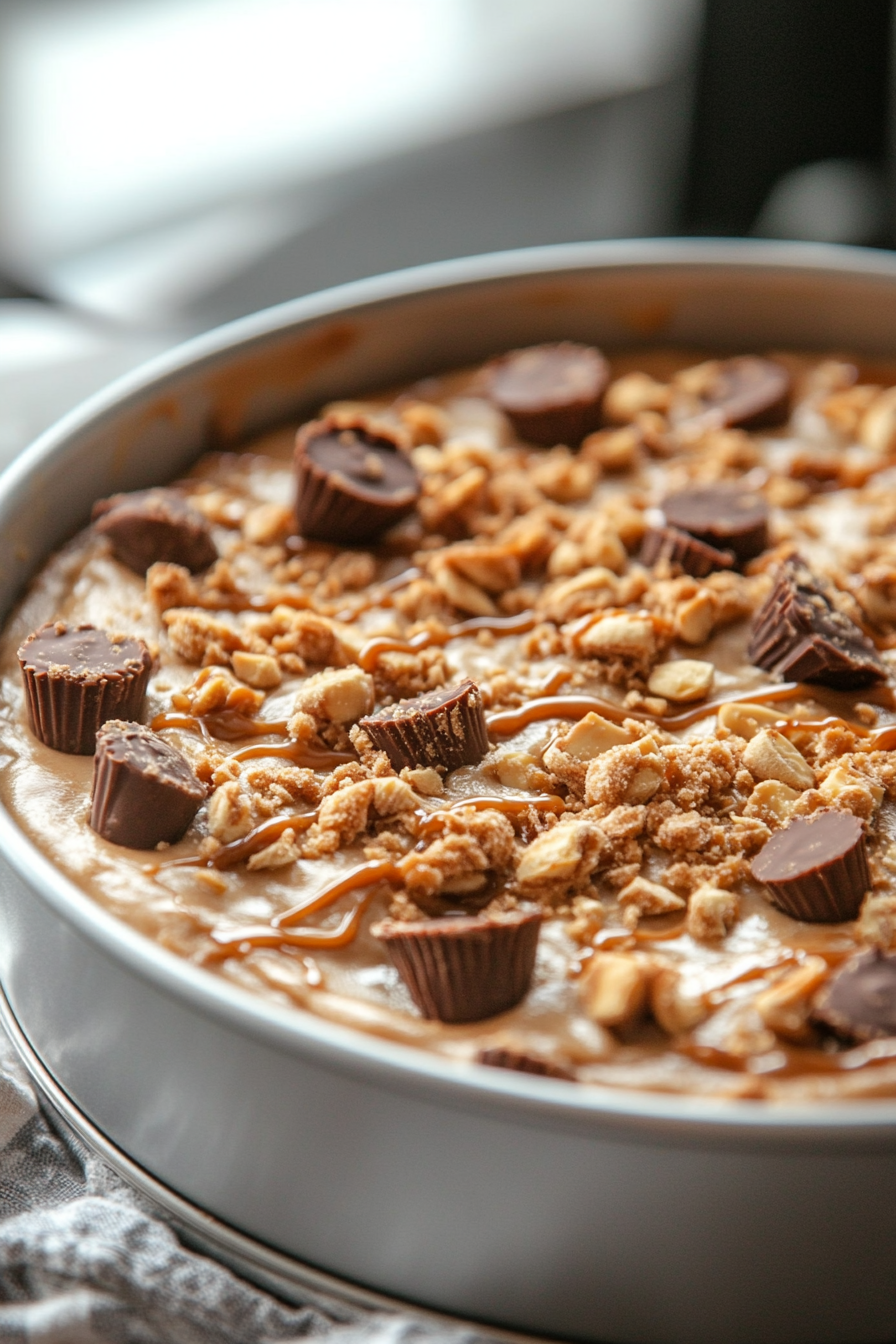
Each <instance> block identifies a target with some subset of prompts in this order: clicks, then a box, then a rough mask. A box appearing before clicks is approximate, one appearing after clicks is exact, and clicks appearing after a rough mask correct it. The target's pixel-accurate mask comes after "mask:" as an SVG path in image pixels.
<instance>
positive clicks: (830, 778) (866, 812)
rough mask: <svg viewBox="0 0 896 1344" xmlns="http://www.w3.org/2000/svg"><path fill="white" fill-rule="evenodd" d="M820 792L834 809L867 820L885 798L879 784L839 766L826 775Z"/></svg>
mask: <svg viewBox="0 0 896 1344" xmlns="http://www.w3.org/2000/svg"><path fill="white" fill-rule="evenodd" d="M818 792H819V793H820V794H821V795H822V797H823V798H824V799H825V801H826V802H828V803H830V804H831V805H832V806H833V807H841V808H843V809H845V811H847V812H852V813H853V815H854V816H857V817H863V818H864V819H866V820H867V819H869V818H870V817H872V816H873V815H874V813H875V811H876V810H877V808H879V807H880V805H881V803H882V802H883V798H884V791H883V789H882V788H881V786H880V785H879V784H874V783H873V782H872V781H871V780H870V779H867V778H866V776H865V775H860V774H859V772H858V770H851V769H850V768H849V767H848V766H845V765H837V766H835V767H834V769H833V770H831V771H830V773H829V774H827V775H825V777H824V779H823V780H822V782H821V783H820V784H819V786H818Z"/></svg>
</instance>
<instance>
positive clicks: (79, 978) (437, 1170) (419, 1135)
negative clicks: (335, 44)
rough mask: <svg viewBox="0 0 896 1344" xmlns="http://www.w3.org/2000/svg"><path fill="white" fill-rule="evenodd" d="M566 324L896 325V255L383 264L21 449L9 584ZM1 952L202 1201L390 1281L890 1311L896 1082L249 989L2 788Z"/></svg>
mask: <svg viewBox="0 0 896 1344" xmlns="http://www.w3.org/2000/svg"><path fill="white" fill-rule="evenodd" d="M559 338H567V339H572V340H586V341H590V342H594V343H597V344H600V345H603V346H605V347H606V348H608V349H612V348H613V347H621V346H626V347H631V346H632V345H633V344H643V345H645V346H650V345H661V344H669V343H674V344H690V345H697V346H704V347H710V348H713V349H720V350H721V349H728V350H731V351H740V352H745V351H750V350H753V349H767V348H769V347H774V346H778V347H803V348H814V349H817V350H825V351H831V350H847V351H861V352H867V353H869V354H881V355H888V356H893V355H894V354H896V259H893V258H890V257H889V256H887V255H884V254H879V253H871V252H862V251H850V250H837V249H825V248H819V247H809V246H802V245H780V244H759V243H754V244H742V243H711V242H703V241H700V242H680V243H674V242H656V243H651V242H642V243H609V244H608V243H602V244H593V245H592V244H587V245H586V244H583V245H575V246H571V247H562V248H550V249H539V250H535V251H529V252H522V253H515V254H506V255H502V256H497V257H483V258H475V259H472V260H467V261H461V262H456V263H447V264H444V265H438V266H433V267H426V268H423V269H420V270H417V271H411V272H406V273H404V274H400V275H396V276H391V277H385V278H383V279H379V280H372V281H363V282H361V283H359V284H355V285H351V286H346V287H345V288H342V289H339V290H333V291H330V292H329V293H327V294H323V295H317V296H313V297H311V298H307V299H301V300H298V301H296V302H294V303H290V304H286V305H284V306H282V307H280V308H276V309H272V310H270V311H268V312H266V313H261V314H259V315H257V316H255V317H252V318H248V319H244V320H242V321H240V322H238V323H234V324H233V325H231V326H229V327H226V328H223V329H221V330H219V331H217V332H213V333H211V334H209V335H208V336H204V337H202V338H200V339H198V340H196V341H193V342H191V343H189V344H188V345H185V346H183V347H181V348H180V349H179V350H176V351H174V352H172V353H170V354H168V355H166V356H164V357H162V358H161V359H159V360H157V361H155V362H154V363H153V364H152V365H149V366H147V367H146V368H144V369H143V370H142V371H140V372H138V373H136V374H134V375H132V376H129V377H127V378H125V379H123V380H121V381H120V382H118V383H116V384H114V385H113V386H112V387H111V388H110V389H108V391H107V392H105V393H103V394H101V395H100V396H98V397H95V398H93V399H92V400H91V401H90V402H88V403H87V404H85V405H84V406H83V407H82V408H81V409H80V410H78V411H77V412H75V413H73V414H72V415H70V416H69V417H67V418H66V419H65V420H64V421H63V422H61V423H60V424H59V425H58V426H56V428H55V429H53V430H51V431H50V432H49V433H47V434H46V435H44V436H43V437H42V438H41V439H40V440H39V441H38V442H37V443H36V444H34V445H33V447H32V448H31V449H29V450H28V451H27V452H26V453H25V454H24V455H23V456H22V458H21V459H19V460H18V461H17V462H16V463H15V464H14V465H13V466H12V467H11V468H10V469H9V470H8V471H7V472H6V473H5V475H4V476H3V477H2V479H0V611H8V610H9V608H10V607H11V605H12V603H13V602H14V601H15V599H16V597H17V596H18V595H19V593H20V592H21V591H22V588H23V586H24V585H25V584H26V582H27V580H28V579H29V578H30V577H31V576H32V575H33V574H34V572H35V571H36V569H37V568H38V566H39V565H40V563H41V561H42V559H43V558H44V557H45V556H46V554H47V553H48V552H49V551H50V550H51V549H52V548H53V547H54V546H56V545H58V544H59V543H60V542H61V541H62V540H64V539H65V538H66V537H68V536H69V535H71V533H72V532H74V531H75V530H76V529H77V528H78V527H80V526H82V525H83V524H84V523H85V522H86V521H87V519H88V516H89V510H90V505H91V503H92V502H93V500H95V499H97V498H99V497H101V496H104V495H108V494H110V493H112V492H113V491H116V490H130V489H136V488H139V487H142V486H146V485H149V484H151V483H153V482H161V481H164V480H166V479H168V478H169V477H171V476H173V475H175V474H176V473H177V472H178V471H180V470H182V469H183V468H184V466H185V465H186V464H187V463H188V462H189V461H190V460H191V459H193V458H194V457H195V456H196V455H197V454H198V453H199V452H201V451H202V450H203V449H205V448H208V447H212V446H218V447H220V446H222V445H226V444H230V443H232V444H236V443H239V442H240V441H242V440H244V439H245V438H246V437H247V436H249V435H251V434H253V433H256V432H258V431H260V430H263V429H265V428H268V427H270V426H272V425H274V424H276V423H277V422H278V421H280V420H282V419H284V418H287V417H290V418H294V417H295V416H296V415H300V414H306V413H311V412H312V411H313V410H314V409H315V408H316V407H317V406H318V405H319V403H320V402H322V401H324V400H326V399H328V398H334V397H337V396H346V395H349V396H353V395H356V394H358V393H360V392H363V391H364V390H367V389H374V388H377V387H380V386H386V385H389V384H395V383H401V382H402V381H406V380H409V379H412V378H416V377H418V376H420V375H422V374H424V373H427V372H435V371H438V370H441V369H448V368H451V367H452V366H456V365H459V364H464V363H471V362H474V361H476V360H479V359H482V358H483V357H485V356H487V355H490V354H493V353H495V352H498V351H500V350H503V349H506V348H508V347H511V346H518V345H524V344H528V343H531V342H534V341H544V340H553V339H559ZM0 852H2V855H3V860H2V867H0V922H2V932H0V979H2V982H3V985H4V988H5V991H6V994H7V996H8V999H9V1003H10V1005H11V1007H12V1010H13V1012H14V1014H15V1017H16V1019H17V1021H18V1022H19V1024H20V1025H21V1028H22V1031H23V1032H24V1034H25V1036H26V1038H27V1040H28V1041H29V1042H30V1046H31V1048H32V1049H33V1051H34V1052H35V1053H36V1054H37V1056H38V1057H39V1058H40V1060H41V1061H42V1062H43V1065H44V1067H45V1068H46V1069H47V1070H48V1071H49V1073H50V1074H51V1075H52V1077H53V1078H54V1079H55V1080H56V1081H57V1083H58V1084H59V1085H60V1086H61V1088H62V1089H63V1090H64V1092H65V1094H66V1095H67V1096H68V1097H69V1098H70V1099H71V1100H72V1102H73V1104H74V1105H75V1106H76V1107H77V1109H78V1110H79V1111H80V1112H81V1113H82V1114H83V1115H84V1116H86V1117H87V1118H88V1119H89V1121H90V1122H91V1123H92V1124H93V1125H95V1126H96V1128H97V1129H98V1130H99V1131H100V1132H101V1133H102V1134H104V1135H105V1136H106V1137H107V1138H108V1140H109V1141H110V1142H111V1143H112V1144H113V1145H115V1147H116V1148H118V1149H120V1150H121V1151H122V1152H123V1153H124V1154H126V1155H127V1156H128V1157H129V1158H131V1159H132V1160H133V1161H135V1162H136V1163H137V1164H138V1165H139V1166H140V1167H142V1168H143V1169H144V1170H145V1171H146V1172H147V1173H149V1174H151V1175H152V1176H153V1177H154V1178H155V1179H156V1180H158V1181H160V1182H161V1183H162V1184H163V1185H164V1186H166V1187H168V1188H169V1189H171V1190H173V1191H177V1192H178V1193H179V1194H180V1195H181V1196H183V1197H184V1199H186V1200H187V1201H188V1202H189V1203H190V1204H192V1205H195V1206H197V1207H198V1208H201V1209H203V1210H206V1211H208V1212H209V1213H210V1214H212V1215H213V1216H215V1217H216V1218H218V1219H220V1220H222V1221H223V1222H224V1223H226V1224H229V1225H230V1226H232V1227H233V1228H236V1229H239V1230H240V1231H242V1232H243V1233H245V1234H247V1235H248V1236H249V1237H251V1238H254V1239H257V1240H258V1241H260V1242H263V1243H265V1244H267V1245H269V1246H271V1247H275V1248H279V1249H280V1250H282V1251H283V1252H284V1253H286V1254H287V1255H289V1256H292V1257H295V1258H296V1259H298V1260H299V1261H302V1262H304V1263H307V1264H309V1265H312V1266H315V1267H317V1268H319V1269H320V1270H322V1271H325V1272H328V1273H331V1274H335V1275H338V1276H339V1277H341V1278H345V1279H349V1280H351V1281H353V1282H354V1283H357V1284H360V1285H364V1286H366V1287H368V1288H370V1289H371V1290H373V1291H375V1292H379V1293H385V1294H388V1295H391V1296H395V1297H398V1298H402V1299H405V1300H408V1301H413V1302H419V1303H422V1304H424V1305H426V1306H427V1307H430V1308H433V1309H436V1310H440V1311H444V1312H449V1313H451V1314H453V1315H457V1316H463V1317H467V1318H472V1319H477V1320H483V1321H489V1322H492V1323H495V1324H497V1325H501V1326H504V1327H506V1328H509V1329H518V1330H526V1331H534V1332H538V1333H541V1334H545V1335H553V1336H567V1337H573V1338H577V1339H583V1340H606V1341H640V1342H641V1344H673V1341H687V1342H688V1344H704V1342H705V1344H709V1341H712V1342H713V1344H717V1342H718V1341H719V1340H720V1339H724V1340H725V1341H726V1344H762V1342H763V1341H765V1342H767V1344H773V1342H775V1341H780V1342H781V1344H785V1342H786V1344H796V1342H797V1341H806V1344H828V1342H830V1344H833V1342H834V1341H839V1342H841V1344H856V1341H858V1340H861V1341H863V1344H873V1342H875V1341H886V1340H891V1339H893V1338H894V1336H896V1275H894V1273H893V1264H894V1256H896V1102H889V1101H880V1102H857V1103H851V1104H849V1105H838V1106H833V1105H815V1106H800V1107H784V1106H766V1105H757V1104H755V1103H749V1102H723V1101H709V1100H700V1099H697V1098H688V1097H666V1096H661V1095H656V1094H647V1093H634V1092H623V1091H615V1090H610V1089H606V1090H602V1089H599V1088H595V1087H571V1086H569V1085H567V1084H564V1083H559V1082H554V1081H552V1080H548V1079H541V1078H532V1077H527V1076H526V1075H522V1074H519V1075H515V1074H511V1073H507V1074H505V1073H503V1072H501V1071H499V1070H487V1069H480V1068H477V1067H475V1066H472V1065H469V1066H460V1065H458V1064H454V1063H452V1062H448V1061H444V1060H442V1059H439V1058H437V1057H435V1056H427V1055H425V1054H422V1053H418V1052H415V1051H413V1050H411V1049H407V1048H405V1047H401V1046H398V1045H394V1044H391V1043H389V1042H385V1041H380V1040H378V1039H375V1038H372V1037H369V1036H363V1035H360V1034H357V1033H354V1032H352V1031H349V1030H346V1029H342V1028H339V1027H337V1026H334V1025H331V1024H329V1023H327V1022H325V1021H323V1020H321V1019H317V1018H314V1017H312V1016H309V1015H307V1014H304V1013H302V1012H299V1011H297V1010H290V1009H286V1008H281V1007H278V1006H277V1005H276V1004H273V1003H268V1002H266V1001H264V1000H262V999H261V998H254V997H252V996H251V995H249V994H246V993H244V992H242V991H240V990H239V989H237V988H235V987H234V986H232V985H230V984H228V983H226V982H225V981H223V980H221V979H219V978H217V977H215V976H214V975H211V974H209V973H206V972H203V971H201V970H199V969H197V968H195V967H193V966H191V965H189V964H187V963H185V962H183V961H181V960H179V959H178V958H176V957H174V956H172V955H170V954H168V953H167V952H165V951H164V950H163V949H162V948H160V947H158V946H157V945H155V944H154V943H151V942H149V941H148V940H146V939H144V938H143V937H141V936H140V935H139V934H137V933H136V932H134V931H133V930H132V929H130V928H128V927H125V926H124V925H123V924H120V923H119V922H117V921H116V920H115V919H113V918H112V917H111V916H109V915H108V914H106V912H105V911H103V910H102V909H101V908H99V907H98V906H97V905H95V904H94V903H93V902H92V901H90V900H89V899H88V898H87V897H86V896H85V895H84V894H83V893H82V892H81V891H80V890H78V888H76V887H75V886H74V885H73V884H72V883H71V882H69V881H67V880H66V879H65V878H64V877H63V876H62V875H61V874H60V873H59V872H58V871H57V870H56V869H55V868H54V866H53V864H52V863H51V862H50V861H49V860H48V859H47V858H46V857H45V856H44V855H43V854H42V853H41V852H40V851H39V850H38V849H37V848H36V847H35V846H34V845H33V844H31V843H30V842H29V841H28V840H27V839H26V838H25V836H24V835H23V834H22V833H21V831H20V830H19V829H18V828H17V826H16V824H15V822H14V821H13V820H12V819H11V818H10V817H9V816H7V815H5V814H2V813H0Z"/></svg>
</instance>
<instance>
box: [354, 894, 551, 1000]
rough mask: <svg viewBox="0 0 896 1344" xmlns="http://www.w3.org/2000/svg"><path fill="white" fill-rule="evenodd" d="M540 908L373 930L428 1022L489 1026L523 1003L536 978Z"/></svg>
mask: <svg viewBox="0 0 896 1344" xmlns="http://www.w3.org/2000/svg"><path fill="white" fill-rule="evenodd" d="M540 928H541V911H540V910H530V911H523V910H511V911H507V912H506V913H502V914H498V915H461V916H458V917H453V916H447V917H444V918H441V919H430V920H415V921H413V922H408V923H402V922H400V921H396V920H384V921H383V922H382V923H380V924H378V925H376V926H375V927H374V929H373V934H374V937H376V938H379V939H380V940H381V941H382V942H383V943H385V945H386V949H387V951H388V953H389V955H390V957H391V958H392V961H393V963H394V965H395V966H396V968H397V970H398V973H399V975H400V976H401V978H402V980H403V981H404V983H405V984H406V985H407V987H408V989H409V991H410V994H411V998H412V999H413V1000H414V1003H415V1004H416V1005H417V1007H418V1008H419V1009H420V1012H421V1013H422V1014H423V1016H424V1017H428V1018H434V1019H436V1020H437V1021H439V1022H481V1021H483V1020H484V1019H485V1018H487V1017H495V1016H496V1015H497V1014H498V1013H504V1012H507V1011H508V1009H510V1008H513V1007H515V1006H516V1004H518V1003H519V1002H520V1000H521V999H523V998H524V997H525V995H526V992H527V991H528V988H529V984H530V982H531V980H532V971H533V969H534V967H535V952H536V949H537V947H538V934H539V930H540Z"/></svg>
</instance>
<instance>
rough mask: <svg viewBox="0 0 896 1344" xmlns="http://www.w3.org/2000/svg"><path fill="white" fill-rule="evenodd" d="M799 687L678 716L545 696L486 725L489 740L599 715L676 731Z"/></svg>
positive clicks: (788, 684)
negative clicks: (725, 707)
mask: <svg viewBox="0 0 896 1344" xmlns="http://www.w3.org/2000/svg"><path fill="white" fill-rule="evenodd" d="M803 689H804V688H803V686H802V683H801V682H798V681H784V682H781V683H779V684H778V685H774V686H764V687H761V688H760V689H759V690H756V691H741V692H740V693H739V694H738V695H726V696H722V697H720V698H719V699H718V700H710V701H708V702H707V703H706V704H702V705H695V706H694V708H693V709H688V710H684V711H683V712H682V713H681V714H672V715H661V714H649V713H647V711H646V710H637V711H636V710H631V709H626V708H625V707H624V706H623V705H616V704H613V702H612V701H611V700H604V699H603V698H602V697H601V696H599V695H549V696H544V697H542V698H539V699H537V700H530V701H529V703H528V705H523V706H522V707H521V708H520V709H504V710H500V711H499V712H498V713H497V714H490V715H489V717H488V719H487V720H486V723H487V724H488V730H489V733H490V734H491V735H492V736H493V737H509V736H511V734H513V733H519V732H521V731H522V729H523V728H528V727H529V725H530V724H532V723H540V722H541V721H542V720H543V719H580V718H583V717H584V715H586V714H590V713H592V712H593V713H596V714H602V715H604V716H605V717H606V718H608V719H613V720H614V721H615V722H616V723H622V722H623V720H625V719H637V720H638V721H639V722H640V723H654V724H656V725H657V726H658V727H660V728H668V729H671V730H673V731H674V730H676V729H679V728H690V726H691V725H692V724H694V723H698V722H699V721H700V719H705V718H708V717H709V716H710V715H711V714H715V713H716V711H717V710H719V709H721V708H722V706H723V705H739V704H762V703H765V702H769V701H775V700H792V699H793V698H794V696H797V695H799V694H801V693H802V691H803Z"/></svg>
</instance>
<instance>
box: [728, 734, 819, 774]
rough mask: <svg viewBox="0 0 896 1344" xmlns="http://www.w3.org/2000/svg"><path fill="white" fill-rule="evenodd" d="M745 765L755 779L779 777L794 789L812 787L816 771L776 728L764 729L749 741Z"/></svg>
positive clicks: (745, 753) (745, 754)
mask: <svg viewBox="0 0 896 1344" xmlns="http://www.w3.org/2000/svg"><path fill="white" fill-rule="evenodd" d="M744 765H745V766H746V767H747V769H748V770H749V772H750V774H751V775H752V776H753V778H754V779H777V780H779V781H780V782H781V783H782V784H787V785H788V786H789V787H790V788H791V789H811V788H812V787H813V786H814V784H815V771H814V770H813V769H812V767H811V766H810V765H809V763H808V761H807V760H806V758H805V757H804V756H803V755H802V754H801V753H800V752H799V751H798V750H797V749H796V747H795V746H794V745H793V743H792V742H791V741H789V740H788V738H786V737H785V736H784V734H783V733H779V732H778V730H777V729H776V728H763V729H762V730H761V731H760V732H758V733H757V734H756V736H755V737H754V738H752V740H751V741H750V742H748V743H747V749H746V751H745V752H744Z"/></svg>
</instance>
